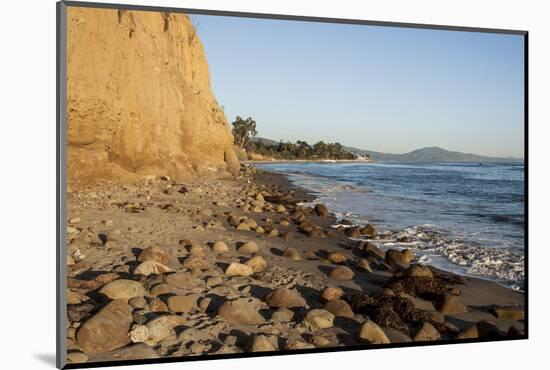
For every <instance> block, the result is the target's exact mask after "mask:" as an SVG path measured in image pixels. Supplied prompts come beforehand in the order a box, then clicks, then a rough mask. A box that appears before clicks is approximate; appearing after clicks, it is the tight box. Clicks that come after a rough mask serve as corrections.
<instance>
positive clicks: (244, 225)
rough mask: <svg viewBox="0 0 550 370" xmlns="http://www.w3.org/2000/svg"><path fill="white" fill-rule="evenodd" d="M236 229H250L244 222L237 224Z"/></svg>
mask: <svg viewBox="0 0 550 370" xmlns="http://www.w3.org/2000/svg"><path fill="white" fill-rule="evenodd" d="M237 230H243V231H248V230H250V226H248V225H247V224H246V223H244V222H241V223H240V224H239V225H238V226H237Z"/></svg>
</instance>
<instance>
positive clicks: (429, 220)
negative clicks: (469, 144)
mask: <svg viewBox="0 0 550 370" xmlns="http://www.w3.org/2000/svg"><path fill="white" fill-rule="evenodd" d="M257 167H259V168H261V169H265V170H269V171H274V172H280V173H283V174H286V175H287V176H288V178H289V179H290V180H291V181H292V182H293V183H294V184H296V185H298V186H301V187H304V188H307V189H309V190H310V191H312V192H313V193H315V194H316V195H317V197H318V199H317V200H316V201H315V202H322V203H324V204H326V205H327V206H328V207H329V208H330V209H331V210H333V211H334V212H335V213H336V215H337V216H338V217H339V218H346V219H349V220H351V221H353V222H356V223H358V224H365V223H372V224H373V225H375V226H376V227H377V229H378V230H379V232H381V234H382V235H381V238H380V240H376V241H375V243H376V244H377V245H378V246H380V247H381V248H383V249H388V248H396V249H399V248H405V247H406V248H413V249H415V251H416V252H417V255H419V256H420V258H419V261H420V262H421V263H429V264H433V265H435V266H437V267H439V268H442V269H444V270H448V271H452V272H455V273H459V274H462V275H470V276H476V277H481V278H485V279H490V280H494V281H497V282H499V283H501V284H504V285H507V286H510V287H513V288H515V289H520V290H523V284H524V235H525V224H524V216H525V214H524V166H523V164H521V163H483V164H479V163H389V162H388V163H357V162H349V163H303V162H301V163H297V162H295V163H266V164H258V165H257Z"/></svg>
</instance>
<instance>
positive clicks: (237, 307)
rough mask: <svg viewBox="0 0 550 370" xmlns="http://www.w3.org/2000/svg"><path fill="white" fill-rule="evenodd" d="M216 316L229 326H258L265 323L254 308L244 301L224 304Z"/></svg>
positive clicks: (239, 300)
mask: <svg viewBox="0 0 550 370" xmlns="http://www.w3.org/2000/svg"><path fill="white" fill-rule="evenodd" d="M218 314H219V315H220V316H221V317H222V318H223V319H224V320H225V321H226V322H227V323H228V324H230V325H259V324H262V323H264V322H265V319H264V317H263V316H262V315H260V313H259V312H258V310H257V309H256V308H255V306H254V305H253V304H252V303H250V302H249V301H248V300H246V299H236V300H234V301H226V302H224V303H223V304H222V305H221V306H220V308H219V309H218Z"/></svg>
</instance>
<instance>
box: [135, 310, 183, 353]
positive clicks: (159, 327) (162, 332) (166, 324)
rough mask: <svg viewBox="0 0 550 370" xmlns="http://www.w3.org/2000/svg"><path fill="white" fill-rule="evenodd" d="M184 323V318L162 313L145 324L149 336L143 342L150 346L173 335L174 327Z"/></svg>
mask: <svg viewBox="0 0 550 370" xmlns="http://www.w3.org/2000/svg"><path fill="white" fill-rule="evenodd" d="M184 323H185V319H184V318H183V317H180V316H177V315H163V316H159V317H156V318H154V319H152V320H150V321H148V322H147V324H146V326H147V329H149V336H148V337H147V340H146V341H145V343H147V344H148V345H150V346H155V345H157V344H158V343H159V342H161V341H162V340H164V339H166V338H168V337H170V336H172V335H175V332H174V328H175V327H176V326H179V325H183V324H184Z"/></svg>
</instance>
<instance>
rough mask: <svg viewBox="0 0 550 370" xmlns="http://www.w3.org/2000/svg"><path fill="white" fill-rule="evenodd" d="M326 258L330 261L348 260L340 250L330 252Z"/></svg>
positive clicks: (341, 261) (340, 261)
mask: <svg viewBox="0 0 550 370" xmlns="http://www.w3.org/2000/svg"><path fill="white" fill-rule="evenodd" d="M327 259H328V260H329V261H330V262H332V263H344V262H346V261H347V260H348V257H347V256H346V255H345V254H344V253H342V252H331V253H329V255H328V257H327Z"/></svg>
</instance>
